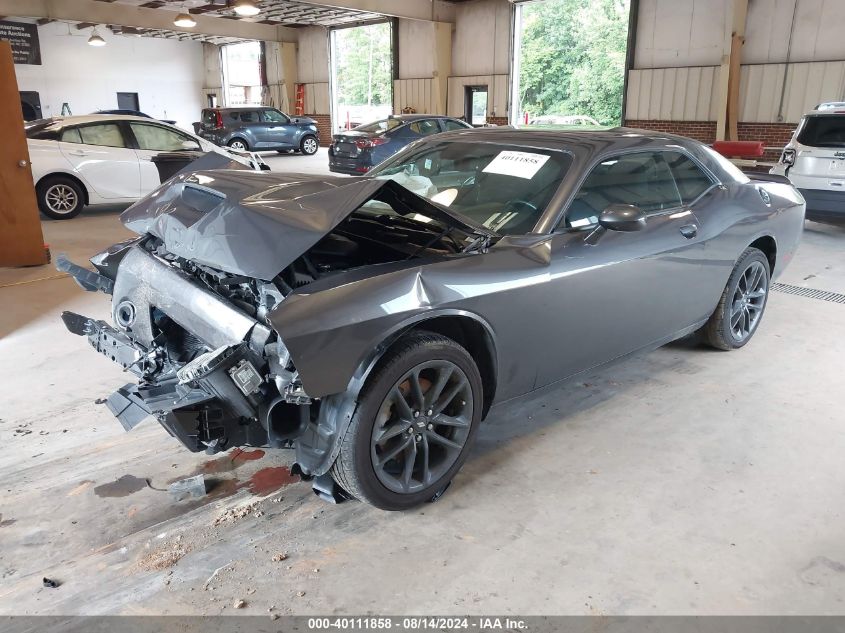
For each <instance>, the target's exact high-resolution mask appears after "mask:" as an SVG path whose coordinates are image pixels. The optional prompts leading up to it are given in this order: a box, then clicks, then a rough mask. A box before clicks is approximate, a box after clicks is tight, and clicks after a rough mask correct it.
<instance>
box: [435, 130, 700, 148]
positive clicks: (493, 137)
mask: <svg viewBox="0 0 845 633" xmlns="http://www.w3.org/2000/svg"><path fill="white" fill-rule="evenodd" d="M437 138H438V139H459V138H460V139H466V140H474V141H480V142H488V143H494V142H495V143H503V144H513V145H525V146H529V147H531V146H533V147H538V148H540V147H544V148H547V149H570V148H572V147H576V146H584V145H593V146H594V145H597V144H602V145H612V146H613V147H614V148H615V149H630V148H637V147H654V146H661V145H666V144H667V143H669V144H676V145H680V146H682V147H688V146H689V145H690V144H698V145H700V143H698V141H695V140H694V139H689V138H686V137H683V136H676V135H674V134H665V133H663V132H655V131H654V130H640V129H637V128H630V127H615V128H610V129H607V130H589V129H588V130H554V129H552V130H549V129H531V128H529V127H524V128H516V127H512V126H502V127H489V128H486V127H485V128H474V129H471V130H469V129H467V130H457V131H454V132H444V133H442V134H439V135H437Z"/></svg>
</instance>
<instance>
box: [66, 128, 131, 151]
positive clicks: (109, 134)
mask: <svg viewBox="0 0 845 633" xmlns="http://www.w3.org/2000/svg"><path fill="white" fill-rule="evenodd" d="M77 129H78V130H79V135H80V136H81V137H82V142H83V143H84V144H85V145H100V146H101V147H126V141H124V140H123V133H122V132H121V131H120V127H118V126H117V125H116V124H114V123H103V124H99V125H86V126H84V127H80V128H77Z"/></svg>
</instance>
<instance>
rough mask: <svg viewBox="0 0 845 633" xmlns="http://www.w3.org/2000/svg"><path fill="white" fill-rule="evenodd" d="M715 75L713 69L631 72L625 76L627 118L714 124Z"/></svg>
mask: <svg viewBox="0 0 845 633" xmlns="http://www.w3.org/2000/svg"><path fill="white" fill-rule="evenodd" d="M718 71H719V69H718V68H717V67H713V66H693V67H690V68H647V69H640V70H632V71H631V72H630V74H629V75H628V99H627V107H628V111H627V113H626V116H627V118H629V119H641V120H651V121H657V120H659V121H712V120H714V119H715V112H716V97H717V95H716V94H715V90H716V87H717V79H718V74H719V73H718Z"/></svg>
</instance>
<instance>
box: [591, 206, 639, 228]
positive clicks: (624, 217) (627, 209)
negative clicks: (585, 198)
mask: <svg viewBox="0 0 845 633" xmlns="http://www.w3.org/2000/svg"><path fill="white" fill-rule="evenodd" d="M599 225H600V226H601V227H603V228H605V229H607V230H609V231H624V232H630V231H640V230H642V229H644V228H645V213H643V211H642V209H640V208H639V207H637V206H635V205H633V204H611V205H610V206H608V207H607V208H606V209H605V210H604V211H602V212H601V215H600V216H599Z"/></svg>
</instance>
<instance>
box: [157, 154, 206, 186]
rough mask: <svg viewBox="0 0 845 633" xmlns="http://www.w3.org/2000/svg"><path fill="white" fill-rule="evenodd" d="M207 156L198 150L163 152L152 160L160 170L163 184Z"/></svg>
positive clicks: (159, 174) (159, 173)
mask: <svg viewBox="0 0 845 633" xmlns="http://www.w3.org/2000/svg"><path fill="white" fill-rule="evenodd" d="M203 156H205V152H202V151H197V150H182V151H178V152H161V153H160V154H156V155H155V156H153V157H152V158H151V159H150V160H151V161H152V162H153V163H154V164H155V166H156V167H157V168H158V176H159V179H160V180H161V182H164V181H165V180H170V179H171V178H173V176H175V175H176V174H177V173H179V172H180V171H182V170H183V169H184V168H185V167H187V166H188V165H190V164H191V163H193V162H194V161H195V160H197V159H198V158H201V157H203Z"/></svg>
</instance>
